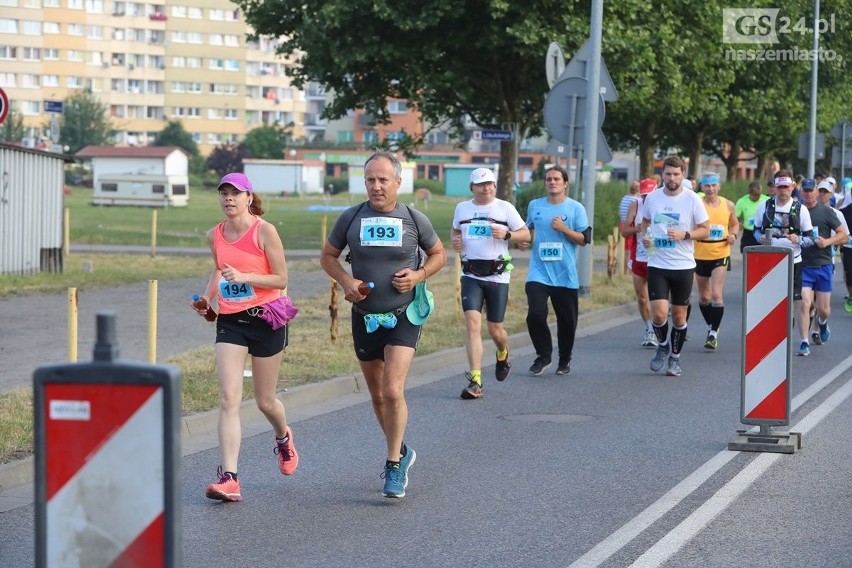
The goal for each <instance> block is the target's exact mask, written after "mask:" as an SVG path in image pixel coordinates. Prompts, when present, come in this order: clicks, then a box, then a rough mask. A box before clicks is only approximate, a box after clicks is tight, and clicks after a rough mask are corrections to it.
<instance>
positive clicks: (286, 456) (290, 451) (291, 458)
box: [272, 426, 299, 475]
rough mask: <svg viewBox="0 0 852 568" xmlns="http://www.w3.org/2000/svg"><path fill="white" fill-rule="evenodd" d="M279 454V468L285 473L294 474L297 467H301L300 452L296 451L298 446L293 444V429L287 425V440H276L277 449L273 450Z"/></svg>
mask: <svg viewBox="0 0 852 568" xmlns="http://www.w3.org/2000/svg"><path fill="white" fill-rule="evenodd" d="M272 451H273V452H274V453H276V454H278V469H280V470H281V473H283V474H284V475H293V474H294V473H296V468H297V467H299V454H298V453H296V446H295V445H294V444H293V431H292V430H291V429H290V427H289V426H287V441H286V442H279V441H278V440H276V441H275V449H273V450H272Z"/></svg>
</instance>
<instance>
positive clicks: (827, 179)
mask: <svg viewBox="0 0 852 568" xmlns="http://www.w3.org/2000/svg"><path fill="white" fill-rule="evenodd" d="M825 181H827V182H828V183H830V184H831V187H832V188H833V187H834V186H836V185H837V180H836V179H834V178H833V177H831V176H828V177H827V178H825Z"/></svg>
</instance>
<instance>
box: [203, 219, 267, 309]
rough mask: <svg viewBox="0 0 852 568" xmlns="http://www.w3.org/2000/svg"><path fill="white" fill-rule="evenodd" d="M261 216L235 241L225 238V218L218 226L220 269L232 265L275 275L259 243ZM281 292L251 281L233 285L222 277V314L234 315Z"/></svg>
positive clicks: (216, 243)
mask: <svg viewBox="0 0 852 568" xmlns="http://www.w3.org/2000/svg"><path fill="white" fill-rule="evenodd" d="M265 222H266V221H264V220H263V219H261V218H260V217H258V218H257V221H255V223H254V224H253V225H252V226H251V227H250V228H249V230H248V231H246V232H245V233H244V234H243V235H242V236H241V237H240V238H238V239H237V240H236V241H234V242H228V241H227V240H226V239H225V223H226V221H222V222H221V223H219V224H218V225H216V229H215V230H214V231H213V250H215V251H216V260H217V261H218V263H219V266H218V268H219V270H222V269H224V268H225V265H226V264H227V265H230V266H233V267H234V268H236V269H237V270H239V271H240V272H246V273H252V274H272V269H271V268H270V266H269V259H268V258H267V257H266V253H265V252H264V251H263V250H261V248H260V244H259V243H258V238H257V233H258V231H259V230H260V226H261V224H262V223H265ZM279 295H280V291H279V290H278V289H275V288H259V287H256V286H252V285H251V284H237V283H233V284H229V283H228V282H227V281H226V280H225V279H224V278H222V279H220V280H219V287H218V296H219V313H220V314H234V313H237V312H241V311H243V310H247V309H248V308H254V307H257V306H260V305H263V304H266V303H269V302H271V301H273V300H275V299H276V298H277V297H278V296H279Z"/></svg>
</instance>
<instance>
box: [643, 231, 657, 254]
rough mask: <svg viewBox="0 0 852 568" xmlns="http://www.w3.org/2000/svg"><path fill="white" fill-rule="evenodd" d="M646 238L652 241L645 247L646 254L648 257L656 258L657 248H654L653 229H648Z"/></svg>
mask: <svg viewBox="0 0 852 568" xmlns="http://www.w3.org/2000/svg"><path fill="white" fill-rule="evenodd" d="M645 238H646V239H648V240H649V241H650V243H649V244H648V246H646V247H645V254H646V255H647V256H654V255H655V254H657V247H655V246H654V233H653V232H652V231H651V227H648V230H647V231H645ZM643 244H644V243H643Z"/></svg>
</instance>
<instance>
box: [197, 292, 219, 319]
mask: <svg viewBox="0 0 852 568" xmlns="http://www.w3.org/2000/svg"><path fill="white" fill-rule="evenodd" d="M192 300H193V301H192V306H193V307H194V308H195V309H197V310H203V309H206V310H207V311H206V312H205V313H204V319H206V320H207V321H216V311H215V310H214V309H213V308H211V307H210V306H209V305H208V304H207V300H206V299H204V298H202V297H201V296H199V295H198V294H195V295H194V296H193V297H192Z"/></svg>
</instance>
